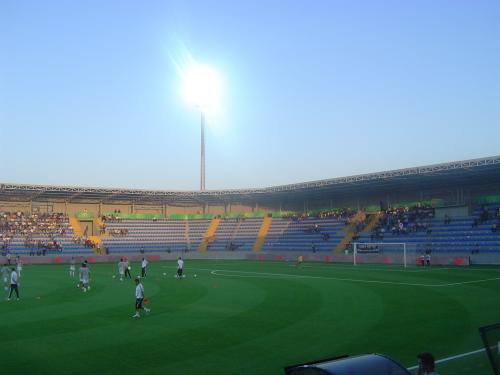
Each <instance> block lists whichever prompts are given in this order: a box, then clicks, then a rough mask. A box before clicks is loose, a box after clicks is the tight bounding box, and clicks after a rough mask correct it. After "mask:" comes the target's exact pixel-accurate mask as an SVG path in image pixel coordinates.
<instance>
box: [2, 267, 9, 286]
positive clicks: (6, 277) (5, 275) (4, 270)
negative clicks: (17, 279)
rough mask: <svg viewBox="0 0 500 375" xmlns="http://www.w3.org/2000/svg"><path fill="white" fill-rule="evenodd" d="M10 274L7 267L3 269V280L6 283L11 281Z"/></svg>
mask: <svg viewBox="0 0 500 375" xmlns="http://www.w3.org/2000/svg"><path fill="white" fill-rule="evenodd" d="M9 272H10V271H9V269H8V268H7V267H2V278H3V282H4V283H7V281H8V280H9Z"/></svg>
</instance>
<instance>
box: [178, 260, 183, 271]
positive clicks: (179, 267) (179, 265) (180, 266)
mask: <svg viewBox="0 0 500 375" xmlns="http://www.w3.org/2000/svg"><path fill="white" fill-rule="evenodd" d="M182 267H184V261H183V260H182V259H178V260H177V269H178V270H182Z"/></svg>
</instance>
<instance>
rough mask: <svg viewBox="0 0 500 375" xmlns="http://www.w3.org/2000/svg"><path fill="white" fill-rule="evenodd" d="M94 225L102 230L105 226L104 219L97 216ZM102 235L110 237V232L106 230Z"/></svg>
mask: <svg viewBox="0 0 500 375" xmlns="http://www.w3.org/2000/svg"><path fill="white" fill-rule="evenodd" d="M94 225H95V226H96V227H98V228H99V230H101V229H102V227H104V223H103V222H102V220H101V218H100V217H96V218H95V219H94ZM101 237H109V233H108V232H104V233H102V234H101Z"/></svg>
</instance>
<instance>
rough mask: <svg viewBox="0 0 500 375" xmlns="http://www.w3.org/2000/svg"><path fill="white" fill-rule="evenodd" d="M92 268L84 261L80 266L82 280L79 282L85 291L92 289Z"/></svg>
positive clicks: (79, 286)
mask: <svg viewBox="0 0 500 375" xmlns="http://www.w3.org/2000/svg"><path fill="white" fill-rule="evenodd" d="M89 281H90V270H89V268H88V267H87V264H86V263H82V266H81V267H80V282H79V283H78V288H81V289H82V290H83V291H84V292H86V291H87V290H90V285H89Z"/></svg>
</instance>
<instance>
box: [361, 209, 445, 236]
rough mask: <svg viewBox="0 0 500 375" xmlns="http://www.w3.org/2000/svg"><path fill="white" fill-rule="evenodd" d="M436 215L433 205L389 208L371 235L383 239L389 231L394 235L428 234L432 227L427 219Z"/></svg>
mask: <svg viewBox="0 0 500 375" xmlns="http://www.w3.org/2000/svg"><path fill="white" fill-rule="evenodd" d="M434 215H435V212H434V208H432V207H422V206H415V207H412V208H409V207H404V208H389V209H387V210H385V215H383V216H382V217H381V218H380V219H379V221H378V223H377V224H376V225H375V228H374V232H373V233H372V236H371V237H372V240H373V239H379V240H383V239H384V235H385V234H386V233H388V232H390V233H392V234H393V235H404V234H408V233H411V232H418V231H426V232H427V234H431V233H432V228H431V227H430V226H429V225H428V224H427V223H426V222H425V220H426V219H432V218H434ZM450 220H451V219H450Z"/></svg>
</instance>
